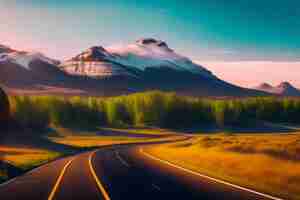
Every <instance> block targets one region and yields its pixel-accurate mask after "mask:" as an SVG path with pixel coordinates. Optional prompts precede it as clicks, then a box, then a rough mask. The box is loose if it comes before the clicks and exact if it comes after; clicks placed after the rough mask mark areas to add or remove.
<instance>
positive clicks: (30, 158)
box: [0, 146, 63, 170]
mask: <svg viewBox="0 0 300 200" xmlns="http://www.w3.org/2000/svg"><path fill="white" fill-rule="evenodd" d="M0 153H1V154H2V158H1V159H2V161H4V162H6V163H9V164H11V165H13V166H16V167H17V168H20V169H22V170H28V169H31V168H33V167H36V166H38V165H41V164H43V163H45V162H48V161H50V160H53V159H55V158H57V157H59V156H62V155H63V153H61V152H55V151H49V150H45V149H37V148H17V147H5V146H0Z"/></svg>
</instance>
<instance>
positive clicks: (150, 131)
mask: <svg viewBox="0 0 300 200" xmlns="http://www.w3.org/2000/svg"><path fill="white" fill-rule="evenodd" d="M102 130H107V131H117V132H121V133H128V134H141V135H145V136H147V135H154V136H165V135H170V134H174V133H172V132H170V131H169V130H165V129H158V128H138V129H136V128H129V129H118V128H102Z"/></svg>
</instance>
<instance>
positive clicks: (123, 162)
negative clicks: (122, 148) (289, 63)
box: [115, 150, 130, 168]
mask: <svg viewBox="0 0 300 200" xmlns="http://www.w3.org/2000/svg"><path fill="white" fill-rule="evenodd" d="M115 153H116V156H117V158H118V159H119V160H120V162H121V163H122V164H123V165H125V166H126V167H128V168H129V167H130V165H129V164H128V163H127V162H126V161H125V160H124V159H123V158H122V157H121V156H120V154H119V152H118V151H117V150H116V151H115Z"/></svg>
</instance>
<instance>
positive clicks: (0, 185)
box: [0, 177, 20, 187]
mask: <svg viewBox="0 0 300 200" xmlns="http://www.w3.org/2000/svg"><path fill="white" fill-rule="evenodd" d="M17 178H20V177H15V178H12V179H10V180H8V181H6V182H4V183H2V184H0V187H3V186H6V185H8V184H10V183H12V182H14V181H15V180H16V179H17Z"/></svg>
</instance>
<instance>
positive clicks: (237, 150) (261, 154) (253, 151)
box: [147, 134, 300, 199]
mask: <svg viewBox="0 0 300 200" xmlns="http://www.w3.org/2000/svg"><path fill="white" fill-rule="evenodd" d="M299 139H300V135H298V134H289V135H274V134H272V135H231V136H226V135H224V134H223V135H215V136H199V137H197V138H195V139H193V140H190V141H186V142H180V143H176V144H171V145H170V144H169V145H160V146H157V147H154V148H151V149H147V151H148V152H150V153H151V154H154V155H156V156H158V157H160V158H162V159H166V160H169V161H171V162H175V163H177V164H178V165H180V166H184V167H186V168H189V169H192V170H195V171H198V172H200V173H204V174H207V175H209V176H212V177H216V178H220V179H223V180H227V181H229V182H232V183H236V184H239V185H242V186H246V187H249V188H253V189H256V190H259V191H262V192H266V193H270V194H273V195H277V196H280V197H285V198H288V199H300V187H299V185H300V160H299V159H298V158H297V156H296V154H295V152H298V147H299V142H300V141H299ZM270 152H271V153H270Z"/></svg>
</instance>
